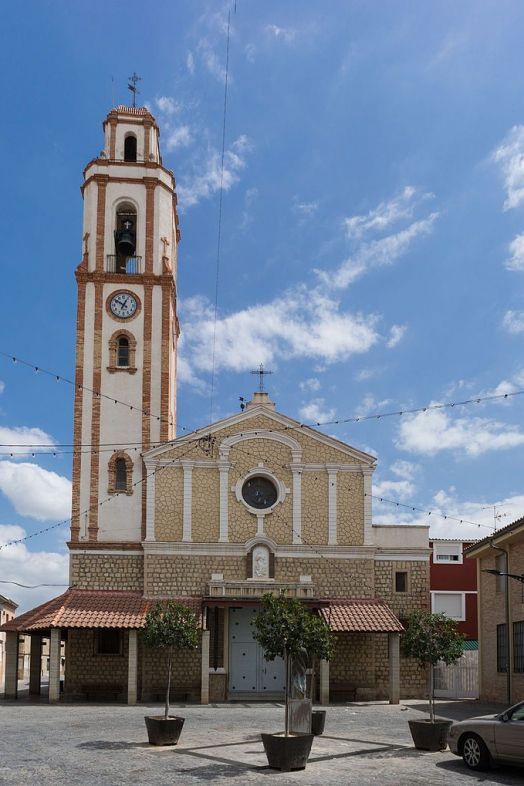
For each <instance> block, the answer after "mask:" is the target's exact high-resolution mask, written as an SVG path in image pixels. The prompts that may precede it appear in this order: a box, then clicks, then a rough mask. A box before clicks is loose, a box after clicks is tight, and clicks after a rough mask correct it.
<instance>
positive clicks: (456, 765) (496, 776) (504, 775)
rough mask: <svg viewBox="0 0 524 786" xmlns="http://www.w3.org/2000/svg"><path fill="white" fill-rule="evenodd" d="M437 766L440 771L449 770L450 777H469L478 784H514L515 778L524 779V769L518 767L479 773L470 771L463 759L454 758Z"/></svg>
mask: <svg viewBox="0 0 524 786" xmlns="http://www.w3.org/2000/svg"><path fill="white" fill-rule="evenodd" d="M435 766H436V767H438V768H439V769H442V770H447V771H448V772H449V774H450V775H452V774H453V775H459V774H460V776H461V777H464V776H469V777H470V778H472V779H473V780H474V781H475V782H476V783H506V784H514V783H515V778H518V779H520V780H522V779H523V778H524V769H520V768H518V767H510V766H507V767H506V766H504V767H502V765H501V769H493V770H485V771H482V772H477V771H476V770H469V769H468V768H467V767H466V765H465V764H464V763H463V761H462V759H459V758H453V759H450V760H449V761H439V762H438V763H437V764H436V765H435Z"/></svg>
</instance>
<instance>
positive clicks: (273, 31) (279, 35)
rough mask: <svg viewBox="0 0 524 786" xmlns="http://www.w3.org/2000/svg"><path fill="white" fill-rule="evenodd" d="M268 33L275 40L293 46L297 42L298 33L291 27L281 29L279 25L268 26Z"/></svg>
mask: <svg viewBox="0 0 524 786" xmlns="http://www.w3.org/2000/svg"><path fill="white" fill-rule="evenodd" d="M266 31H267V32H268V33H269V34H270V35H272V36H273V37H274V38H276V39H278V40H280V41H285V43H286V44H291V43H293V41H294V40H295V36H296V33H297V31H296V30H293V28H291V27H279V26H278V25H266Z"/></svg>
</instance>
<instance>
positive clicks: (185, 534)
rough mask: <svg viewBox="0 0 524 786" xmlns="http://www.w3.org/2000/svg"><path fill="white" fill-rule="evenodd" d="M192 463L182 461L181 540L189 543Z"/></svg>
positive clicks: (190, 533) (190, 538)
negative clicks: (182, 506) (182, 504)
mask: <svg viewBox="0 0 524 786" xmlns="http://www.w3.org/2000/svg"><path fill="white" fill-rule="evenodd" d="M193 466H194V465H193V462H192V461H182V467H183V470H184V511H183V518H182V540H183V541H184V542H186V543H190V542H191V541H192V540H193V537H192V532H191V529H192V520H191V519H192V507H193Z"/></svg>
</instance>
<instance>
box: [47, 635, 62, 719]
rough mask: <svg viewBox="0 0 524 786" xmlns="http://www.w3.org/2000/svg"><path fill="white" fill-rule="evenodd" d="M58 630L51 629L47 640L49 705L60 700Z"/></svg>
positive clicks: (59, 637)
mask: <svg viewBox="0 0 524 786" xmlns="http://www.w3.org/2000/svg"><path fill="white" fill-rule="evenodd" d="M60 641H61V631H60V628H51V636H50V638H49V704H56V703H57V702H58V701H59V700H60Z"/></svg>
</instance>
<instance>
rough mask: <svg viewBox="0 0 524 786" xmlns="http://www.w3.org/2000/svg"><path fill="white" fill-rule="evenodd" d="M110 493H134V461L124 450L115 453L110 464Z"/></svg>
mask: <svg viewBox="0 0 524 786" xmlns="http://www.w3.org/2000/svg"><path fill="white" fill-rule="evenodd" d="M107 490H108V493H109V494H128V495H130V494H132V493H133V462H132V460H131V457H130V456H128V455H127V453H125V452H124V451H123V450H119V451H117V452H116V453H113V455H112V456H111V458H110V459H109V465H108V489H107Z"/></svg>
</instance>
